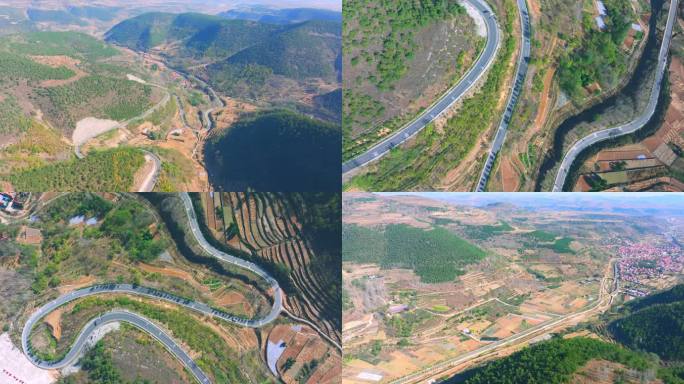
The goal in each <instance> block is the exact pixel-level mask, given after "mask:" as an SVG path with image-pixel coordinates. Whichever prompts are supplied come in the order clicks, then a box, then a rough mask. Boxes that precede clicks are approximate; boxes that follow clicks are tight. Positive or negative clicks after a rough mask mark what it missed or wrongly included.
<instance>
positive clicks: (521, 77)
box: [475, 0, 532, 192]
mask: <svg viewBox="0 0 684 384" xmlns="http://www.w3.org/2000/svg"><path fill="white" fill-rule="evenodd" d="M517 1H518V12H519V13H520V25H522V26H523V34H522V49H521V50H520V58H519V59H518V71H517V73H516V75H515V84H514V85H513V90H512V91H511V94H510V96H509V98H508V103H507V104H506V112H504V116H503V118H502V119H501V122H500V123H499V129H498V130H497V131H496V137H495V138H494V143H492V148H491V149H490V150H489V156H487V161H485V165H484V167H483V168H482V173H481V174H480V180H479V182H478V183H477V187H476V189H475V190H476V192H484V190H485V187H486V186H487V180H488V179H489V174H490V173H491V171H492V167H493V166H494V160H496V156H497V155H498V154H499V151H500V150H501V147H502V146H503V143H504V140H505V139H506V133H507V132H508V124H509V123H510V121H511V116H513V111H514V110H515V105H516V104H517V102H518V96H520V92H521V91H522V87H523V85H524V84H525V77H526V76H527V67H528V66H529V62H530V51H531V46H530V38H531V36H532V27H531V26H530V15H529V12H528V10H527V1H526V0H517Z"/></svg>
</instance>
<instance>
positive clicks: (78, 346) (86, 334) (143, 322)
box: [24, 310, 211, 384]
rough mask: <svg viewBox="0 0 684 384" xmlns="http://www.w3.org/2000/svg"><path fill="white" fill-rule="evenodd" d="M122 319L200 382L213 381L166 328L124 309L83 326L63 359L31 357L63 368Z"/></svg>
mask: <svg viewBox="0 0 684 384" xmlns="http://www.w3.org/2000/svg"><path fill="white" fill-rule="evenodd" d="M121 321H123V322H126V323H129V324H132V325H134V326H136V327H137V328H139V329H140V330H142V331H144V332H147V333H148V334H150V335H151V336H152V337H154V338H155V339H157V340H158V341H159V342H160V343H162V345H164V347H165V348H166V349H167V350H168V351H169V352H171V354H173V355H174V356H176V358H177V359H178V360H180V361H181V363H183V365H185V367H186V368H187V369H188V370H189V371H190V372H192V374H193V375H194V376H195V378H197V380H198V381H199V382H200V383H202V384H209V383H211V381H210V380H209V378H208V377H207V375H206V374H205V373H204V372H203V371H202V370H201V369H200V368H199V367H198V366H197V364H195V362H194V361H193V360H192V358H191V357H190V356H188V354H187V353H185V351H183V349H182V348H181V347H180V346H179V345H178V344H177V343H176V342H175V341H174V340H173V338H172V337H171V336H169V335H168V334H167V333H166V332H165V331H164V330H162V329H161V328H159V327H157V326H156V325H155V324H154V323H152V322H151V321H149V320H147V319H146V318H144V317H142V316H140V315H138V314H135V313H132V312H129V311H123V310H113V311H110V312H107V313H105V314H103V315H101V316H99V317H97V318H95V319H92V320H90V321H89V322H88V323H87V324H86V325H85V327H83V330H81V333H79V335H78V337H76V341H75V342H74V344H73V346H72V348H71V349H70V350H69V352H68V353H67V355H66V356H65V357H64V359H62V360H61V361H59V362H55V363H41V364H40V365H39V364H37V362H36V361H35V359H34V358H33V357H31V356H30V355H29V358H31V360H32V361H33V363H34V364H36V365H38V366H39V367H41V368H44V369H59V368H62V367H64V366H66V365H67V364H68V363H70V362H72V361H73V360H75V359H76V358H78V356H79V355H80V354H81V352H82V350H83V349H84V348H88V347H91V346H92V345H93V344H94V340H93V338H92V335H93V333H94V332H96V331H97V330H98V329H100V328H102V327H104V326H106V325H108V324H111V323H115V322H121ZM24 348H26V347H24ZM64 362H67V364H63V363H64Z"/></svg>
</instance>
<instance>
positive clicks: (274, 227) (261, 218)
mask: <svg viewBox="0 0 684 384" xmlns="http://www.w3.org/2000/svg"><path fill="white" fill-rule="evenodd" d="M204 197H205V199H204V201H205V213H206V215H207V217H208V218H209V220H208V222H209V226H210V227H212V226H213V228H214V229H215V230H216V232H215V235H216V236H217V237H222V238H221V240H222V241H223V242H225V243H226V244H228V245H229V246H231V247H235V248H239V249H242V250H243V251H247V252H250V253H252V254H254V255H256V256H257V257H259V258H262V259H263V260H264V261H268V262H270V263H273V264H275V265H276V266H277V267H276V268H279V269H281V272H284V273H286V274H287V277H288V279H289V284H285V283H283V282H281V284H282V286H283V289H284V290H285V292H286V295H285V298H284V302H283V306H284V307H285V309H286V310H287V312H289V313H290V314H291V315H293V316H295V317H298V318H303V319H305V320H308V321H310V322H311V323H313V324H315V325H316V326H317V328H318V329H319V331H320V332H321V333H322V334H324V335H326V336H327V337H328V338H330V339H331V340H333V341H335V342H336V343H339V341H340V340H341V335H340V329H341V318H340V317H341V314H340V312H339V308H340V304H339V301H340V298H339V293H336V292H337V289H338V288H339V286H340V282H339V276H340V275H339V274H338V273H335V266H334V265H332V263H330V264H328V265H326V263H325V261H326V259H327V258H328V257H335V255H328V254H325V253H326V251H325V250H324V249H322V250H319V249H321V248H320V247H319V248H317V247H316V245H315V244H313V242H312V241H311V240H310V238H309V237H307V236H305V235H304V229H303V225H304V224H303V223H304V221H305V218H304V217H302V216H303V215H302V214H301V213H300V212H301V211H302V209H301V204H302V201H300V200H298V199H297V198H296V197H292V195H287V196H285V195H280V194H272V193H233V192H231V193H222V194H220V195H216V196H215V197H214V199H215V200H216V201H215V203H214V205H213V206H212V205H211V204H212V203H211V201H212V199H211V198H207V197H208V195H205V196H204ZM206 201H209V203H208V204H209V206H208V207H207V206H206V205H207V203H206ZM216 207H219V208H218V209H216ZM220 207H223V209H221V208H220ZM217 211H221V212H224V213H225V214H224V216H223V217H220V216H217V215H216V212H217ZM228 212H229V213H230V214H228ZM219 234H220V235H219ZM337 257H339V256H337ZM331 308H334V309H331Z"/></svg>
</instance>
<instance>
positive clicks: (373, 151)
mask: <svg viewBox="0 0 684 384" xmlns="http://www.w3.org/2000/svg"><path fill="white" fill-rule="evenodd" d="M464 1H467V2H469V3H470V4H472V6H473V7H474V8H475V9H476V10H477V11H478V12H479V13H480V14H481V15H482V18H483V19H484V20H485V25H486V26H487V45H486V46H485V48H484V51H483V52H482V54H481V55H480V57H479V58H478V59H477V62H476V63H475V65H473V66H472V67H471V69H470V70H469V71H468V73H467V74H466V75H465V76H464V77H463V78H462V79H461V81H460V82H459V83H458V84H456V85H455V86H454V87H453V88H451V89H450V90H449V91H448V92H447V93H445V94H444V95H443V96H442V97H441V98H440V99H439V100H438V101H437V102H435V103H434V104H433V105H432V106H431V107H429V108H428V109H427V110H425V111H424V112H423V113H421V114H420V115H419V116H418V117H417V118H416V119H415V120H413V121H412V122H410V123H409V124H408V125H406V126H404V127H403V128H401V129H399V130H398V131H397V132H395V133H393V134H392V135H390V136H388V137H387V138H386V139H384V140H383V141H381V142H380V143H378V144H376V145H375V146H373V147H372V148H370V149H369V150H367V151H366V152H364V153H362V154H360V155H358V156H356V157H355V158H353V159H351V160H349V161H347V162H345V163H344V164H342V174H346V173H348V172H350V171H352V170H354V169H357V168H359V167H363V166H365V165H367V164H368V163H370V162H372V161H374V160H377V159H379V158H380V157H382V156H383V155H385V154H386V153H387V152H389V151H390V150H391V149H392V148H394V147H396V146H398V145H400V144H402V143H403V142H405V141H406V140H408V139H409V138H411V137H412V136H414V135H415V134H417V133H418V132H420V131H421V130H422V129H423V128H425V126H426V125H427V124H429V123H430V122H432V121H433V120H435V119H436V118H437V117H439V115H441V114H442V113H444V111H446V110H447V109H449V107H451V106H452V105H453V104H454V103H455V102H457V101H458V100H459V99H461V98H462V97H463V95H464V94H465V93H466V92H467V91H468V90H469V89H470V88H472V87H473V86H474V85H475V84H476V83H477V81H478V80H479V79H480V77H482V75H483V74H484V73H485V72H486V71H487V69H488V68H489V66H490V65H491V64H492V63H493V62H494V58H495V57H496V51H497V50H498V48H499V42H500V39H501V36H500V31H499V27H498V26H497V23H496V16H495V15H494V12H492V10H491V8H490V7H489V5H487V3H486V2H485V1H484V0H464Z"/></svg>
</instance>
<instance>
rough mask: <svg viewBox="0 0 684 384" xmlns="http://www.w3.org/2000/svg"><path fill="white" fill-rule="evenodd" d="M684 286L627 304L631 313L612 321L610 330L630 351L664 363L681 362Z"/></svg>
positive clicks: (683, 344) (683, 333) (683, 356)
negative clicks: (661, 360)
mask: <svg viewBox="0 0 684 384" xmlns="http://www.w3.org/2000/svg"><path fill="white" fill-rule="evenodd" d="M682 293H684V285H678V286H676V287H675V288H673V289H671V290H668V291H665V292H662V293H660V294H657V295H654V296H652V297H650V296H647V297H646V298H644V299H642V300H638V301H635V302H634V303H633V304H632V303H629V304H628V305H627V306H626V308H627V311H631V313H629V314H628V315H626V316H625V317H623V318H621V319H618V320H615V321H613V322H611V323H610V324H609V326H608V329H609V331H610V332H611V333H612V334H613V336H614V337H615V339H617V340H618V341H619V342H621V343H623V344H625V345H627V346H628V347H630V348H634V349H638V350H645V351H648V352H653V353H655V354H657V355H658V356H660V358H662V359H664V360H670V361H672V360H677V361H684V297H683V295H682Z"/></svg>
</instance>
